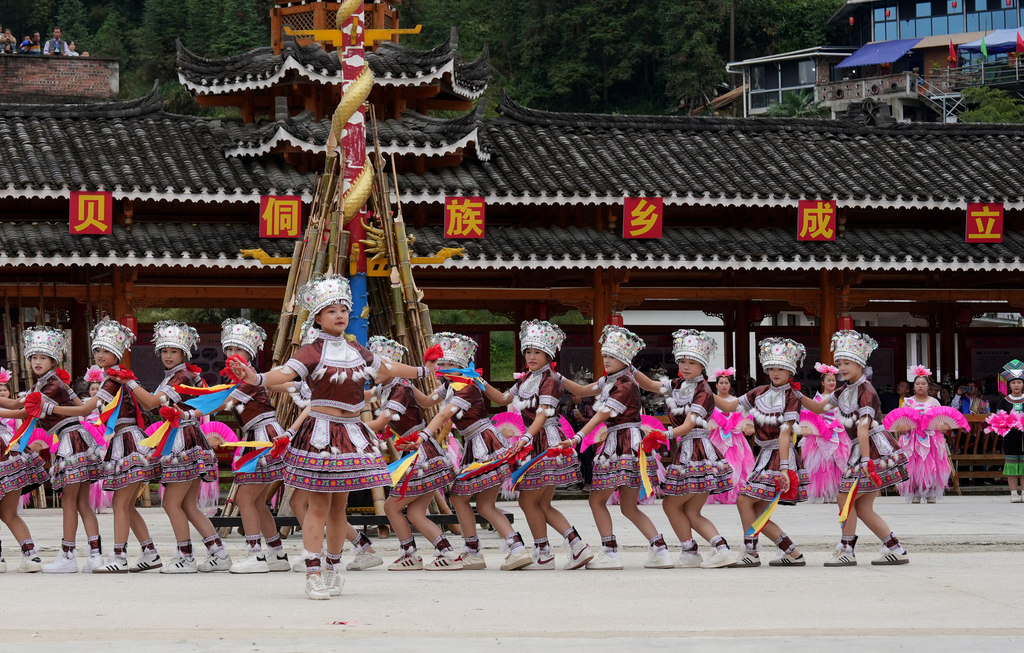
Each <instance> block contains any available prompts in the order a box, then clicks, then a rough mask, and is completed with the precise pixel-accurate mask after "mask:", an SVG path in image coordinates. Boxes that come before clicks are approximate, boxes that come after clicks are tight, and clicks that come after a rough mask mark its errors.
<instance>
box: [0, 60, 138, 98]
mask: <svg viewBox="0 0 1024 653" xmlns="http://www.w3.org/2000/svg"><path fill="white" fill-rule="evenodd" d="M118 68H119V65H118V62H117V61H115V60H113V59H99V58H96V57H59V56H50V57H44V56H30V55H4V56H0V102H4V103H10V102H18V103H29V102H31V103H46V102H55V101H56V102H74V103H79V102H99V101H106V100H113V99H116V98H117V93H118V90H119V88H118Z"/></svg>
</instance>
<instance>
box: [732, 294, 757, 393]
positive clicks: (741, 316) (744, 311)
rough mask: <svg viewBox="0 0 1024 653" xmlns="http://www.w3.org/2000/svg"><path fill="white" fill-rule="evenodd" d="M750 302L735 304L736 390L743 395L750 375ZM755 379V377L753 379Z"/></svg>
mask: <svg viewBox="0 0 1024 653" xmlns="http://www.w3.org/2000/svg"><path fill="white" fill-rule="evenodd" d="M749 309H750V302H749V301H748V300H746V299H744V300H743V301H740V302H737V304H736V362H735V365H736V388H737V392H739V393H744V392H746V391H747V390H749V389H750V388H748V387H747V379H748V378H749V377H751V376H754V375H752V374H751V373H750V311H749ZM754 378H757V377H754Z"/></svg>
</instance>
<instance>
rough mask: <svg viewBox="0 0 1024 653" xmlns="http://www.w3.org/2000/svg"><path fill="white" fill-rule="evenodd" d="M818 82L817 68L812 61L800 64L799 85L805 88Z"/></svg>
mask: <svg viewBox="0 0 1024 653" xmlns="http://www.w3.org/2000/svg"><path fill="white" fill-rule="evenodd" d="M817 81H818V67H817V66H816V65H814V62H813V61H801V62H800V85H801V86H806V85H811V84H814V83H815V82H817Z"/></svg>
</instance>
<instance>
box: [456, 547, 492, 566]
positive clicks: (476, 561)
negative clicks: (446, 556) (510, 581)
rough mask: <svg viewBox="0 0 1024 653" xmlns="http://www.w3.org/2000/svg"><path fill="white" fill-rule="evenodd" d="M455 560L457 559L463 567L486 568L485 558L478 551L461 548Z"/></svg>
mask: <svg viewBox="0 0 1024 653" xmlns="http://www.w3.org/2000/svg"><path fill="white" fill-rule="evenodd" d="M456 560H458V561H459V563H460V564H461V565H462V568H463V569H473V570H476V569H487V560H485V559H484V556H483V554H482V553H480V552H479V551H475V552H474V551H469V550H463V551H462V554H460V555H459V557H458V558H456Z"/></svg>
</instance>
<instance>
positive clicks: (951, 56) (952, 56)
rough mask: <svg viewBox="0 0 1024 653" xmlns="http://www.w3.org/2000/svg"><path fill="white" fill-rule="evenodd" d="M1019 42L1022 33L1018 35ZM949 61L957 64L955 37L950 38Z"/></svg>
mask: <svg viewBox="0 0 1024 653" xmlns="http://www.w3.org/2000/svg"><path fill="white" fill-rule="evenodd" d="M1017 42H1018V43H1019V42H1020V34H1018V35H1017ZM949 63H950V64H952V65H954V66H955V65H956V48H954V47H953V39H952V38H950V39H949Z"/></svg>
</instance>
